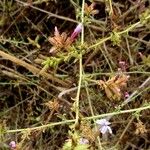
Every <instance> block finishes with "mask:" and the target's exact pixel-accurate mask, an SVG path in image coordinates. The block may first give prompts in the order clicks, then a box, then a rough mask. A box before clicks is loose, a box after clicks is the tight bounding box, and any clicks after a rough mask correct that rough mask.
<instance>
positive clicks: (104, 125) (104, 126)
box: [96, 119, 112, 134]
mask: <svg viewBox="0 0 150 150" xmlns="http://www.w3.org/2000/svg"><path fill="white" fill-rule="evenodd" d="M96 123H97V124H98V125H99V127H100V128H99V130H100V132H101V133H102V134H105V133H106V132H109V133H110V134H112V129H111V127H110V126H109V125H110V124H111V123H110V122H109V121H107V120H106V119H100V120H97V121H96Z"/></svg>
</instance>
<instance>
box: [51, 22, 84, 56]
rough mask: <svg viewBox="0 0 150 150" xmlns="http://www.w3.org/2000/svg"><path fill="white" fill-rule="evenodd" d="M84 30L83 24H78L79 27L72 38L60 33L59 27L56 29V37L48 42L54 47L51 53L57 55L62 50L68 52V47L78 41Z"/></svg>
mask: <svg viewBox="0 0 150 150" xmlns="http://www.w3.org/2000/svg"><path fill="white" fill-rule="evenodd" d="M81 30H82V24H81V23H80V24H78V26H77V27H76V28H75V29H74V31H73V33H72V34H71V36H69V37H68V36H67V33H65V32H63V33H61V34H60V33H59V31H58V29H57V27H55V31H54V37H49V38H48V41H49V42H50V43H51V44H52V45H53V47H52V48H51V49H50V53H57V52H58V51H59V50H61V49H65V50H67V49H68V47H69V46H70V45H71V44H72V42H73V41H74V40H75V39H76V37H77V36H78V35H79V33H80V32H81Z"/></svg>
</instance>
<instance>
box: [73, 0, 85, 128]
mask: <svg viewBox="0 0 150 150" xmlns="http://www.w3.org/2000/svg"><path fill="white" fill-rule="evenodd" d="M84 3H85V0H82V12H81V13H82V15H81V23H82V25H83V24H84ZM83 43H84V26H82V32H81V45H83ZM81 83H82V51H81V52H80V59H79V83H78V91H77V96H76V102H75V104H76V105H75V109H76V120H75V125H78V122H79V99H80V91H81Z"/></svg>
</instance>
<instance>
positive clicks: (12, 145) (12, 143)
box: [9, 141, 16, 150]
mask: <svg viewBox="0 0 150 150" xmlns="http://www.w3.org/2000/svg"><path fill="white" fill-rule="evenodd" d="M9 146H10V148H11V149H12V150H13V149H15V148H16V142H15V141H11V142H10V143H9Z"/></svg>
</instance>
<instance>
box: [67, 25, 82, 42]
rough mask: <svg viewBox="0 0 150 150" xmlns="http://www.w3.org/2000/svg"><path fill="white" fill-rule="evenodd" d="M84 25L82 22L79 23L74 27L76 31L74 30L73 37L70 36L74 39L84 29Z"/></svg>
mask: <svg viewBox="0 0 150 150" xmlns="http://www.w3.org/2000/svg"><path fill="white" fill-rule="evenodd" d="M82 27H83V25H82V23H79V24H78V25H77V27H76V28H75V29H74V31H73V33H72V34H71V37H70V38H71V39H72V40H73V41H74V40H75V38H76V37H77V36H78V35H79V33H80V32H81V31H82Z"/></svg>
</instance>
